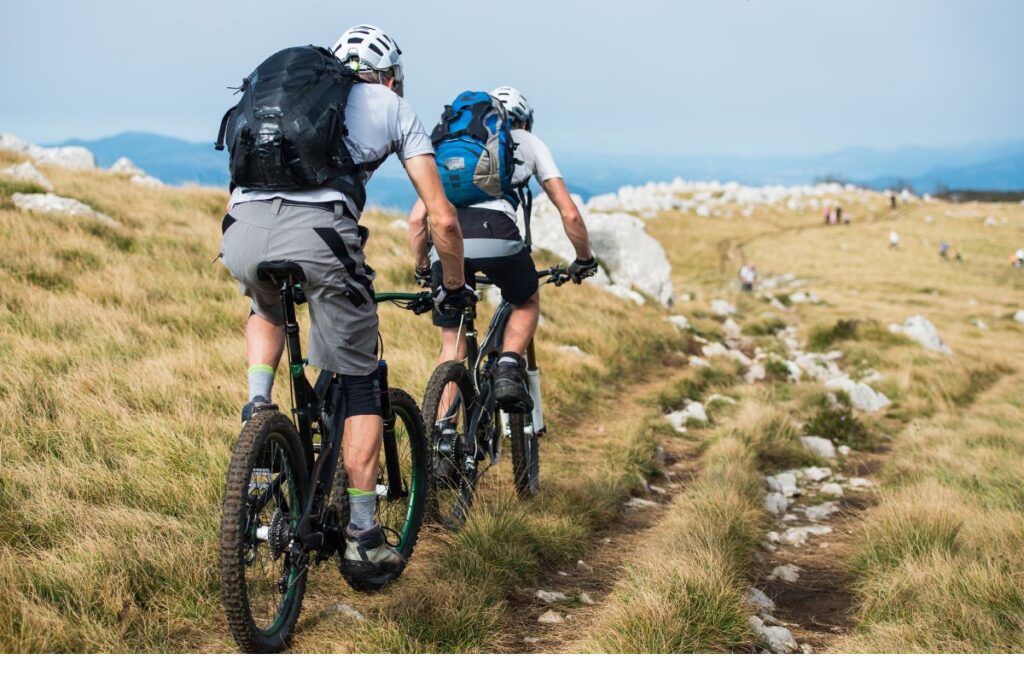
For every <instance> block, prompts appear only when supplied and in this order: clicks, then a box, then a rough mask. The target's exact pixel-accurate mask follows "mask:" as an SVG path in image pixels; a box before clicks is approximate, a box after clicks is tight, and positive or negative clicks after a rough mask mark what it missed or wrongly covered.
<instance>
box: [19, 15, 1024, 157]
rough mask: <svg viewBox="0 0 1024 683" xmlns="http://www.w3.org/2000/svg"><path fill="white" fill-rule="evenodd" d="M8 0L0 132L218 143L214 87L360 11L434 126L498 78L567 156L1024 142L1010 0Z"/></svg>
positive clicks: (1018, 40)
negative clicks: (393, 53)
mask: <svg viewBox="0 0 1024 683" xmlns="http://www.w3.org/2000/svg"><path fill="white" fill-rule="evenodd" d="M0 2H2V9H0V18H2V21H0V63H2V64H3V68H2V69H0V131H6V132H11V133H14V134H16V135H19V136H21V137H24V138H27V139H30V140H34V141H39V142H48V141H55V140H59V139H63V138H67V137H86V138H92V137H100V136H105V135H109V134H113V133H117V132H121V131H126V130H145V131H153V132H159V133H166V134H171V135H176V136H179V137H184V138H187V139H191V140H212V139H213V137H214V136H215V134H216V129H217V125H218V123H219V122H220V116H221V114H222V112H223V110H224V109H225V108H227V107H228V106H230V104H231V103H232V102H233V97H232V96H231V95H230V92H229V91H228V90H227V89H226V86H229V85H233V84H237V83H239V82H240V81H241V79H242V77H243V76H245V75H246V74H247V73H248V72H249V71H251V70H252V68H253V67H255V65H256V64H258V63H259V62H260V61H261V60H262V59H263V58H264V57H266V56H268V55H269V54H270V53H272V52H274V51H276V50H277V49H280V48H282V47H286V46H289V45H296V44H305V43H310V42H312V43H317V44H326V45H329V44H330V43H332V42H333V41H334V39H335V38H336V37H337V36H338V35H339V34H340V33H341V32H342V31H343V30H344V29H345V28H347V27H348V26H350V25H352V24H354V23H362V22H369V23H375V24H377V25H379V26H381V27H382V28H384V29H385V31H387V32H388V33H389V34H390V35H391V36H392V37H394V38H395V39H396V40H397V41H398V43H399V45H401V47H402V49H403V52H404V54H403V60H404V64H405V67H406V71H407V74H408V75H407V79H406V96H407V97H408V99H409V100H410V102H411V103H412V105H413V107H414V108H415V109H416V111H417V112H418V113H419V114H420V116H421V117H422V118H423V120H424V122H425V123H426V124H427V126H428V127H429V126H432V125H433V123H434V122H435V120H436V118H437V116H438V114H439V113H440V111H441V108H442V106H443V104H444V103H445V102H446V101H450V100H451V99H452V97H454V95H456V94H457V93H458V92H459V91H461V90H463V89H467V88H476V89H490V88H492V87H495V86H498V85H504V84H512V85H516V86H518V87H519V88H520V89H521V90H523V91H524V93H525V94H526V95H527V97H528V98H529V100H530V102H531V103H532V104H533V105H534V107H535V109H536V112H537V114H536V118H537V124H536V132H538V133H539V134H541V135H542V136H543V137H544V138H545V139H547V140H548V142H549V144H551V146H552V147H554V148H556V149H559V150H571V151H606V152H616V153H633V152H635V153H644V154H650V153H665V154H694V153H730V154H735V153H741V154H742V153H746V154H773V153H806V152H814V151H825V150H831V149H836V148H839V147H844V146H850V145H866V146H872V147H895V146H899V145H904V144H924V145H941V144H948V143H960V142H970V141H980V140H995V139H1008V138H1018V139H1019V138H1024V73H1022V67H1024V39H1022V35H1021V31H1022V27H1024V2H1021V1H1018V0H970V1H966V0H965V1H958V2H954V1H941V0H934V1H919V2H909V1H903V0H879V1H874V0H850V1H848V2H839V1H829V0H713V1H712V0H703V1H701V2H696V1H694V0H691V1H688V2H654V1H653V0H627V1H626V2H621V1H618V2H607V3H606V2H593V1H592V2H583V1H577V0H569V1H563V0H541V1H535V0H516V1H515V2H510V3H488V2H480V1H479V0H477V1H475V2H468V1H464V0H447V1H446V2H444V3H441V2H422V1H421V2H413V1H391V2H387V3H384V2H373V3H353V2H343V1H342V0H331V1H329V2H319V1H301V0H290V1H289V2H280V1H274V2H271V1H263V0H249V1H247V2H239V1H223V2H222V1H217V0H214V1H211V0H207V1H206V2H198V1H195V0H173V1H171V2H128V1H126V0H125V1H101V0H96V1H94V2H80V1H74V2H73V1H64V0H33V1H32V2H26V1H20V2H18V1H15V0H0ZM360 5H361V6H364V7H367V8H370V7H372V8H373V9H362V10H360V9H357V8H358V6H360ZM442 7H444V8H445V9H441V8H442ZM491 8H494V9H491ZM497 8H502V9H500V10H499V9H497Z"/></svg>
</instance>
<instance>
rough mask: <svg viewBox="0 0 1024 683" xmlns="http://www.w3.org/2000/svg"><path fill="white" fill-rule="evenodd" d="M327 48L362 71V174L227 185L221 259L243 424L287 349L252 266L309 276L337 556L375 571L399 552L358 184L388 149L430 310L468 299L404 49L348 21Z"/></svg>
mask: <svg viewBox="0 0 1024 683" xmlns="http://www.w3.org/2000/svg"><path fill="white" fill-rule="evenodd" d="M332 51H333V52H334V54H335V55H336V56H337V57H338V58H339V59H341V60H342V61H343V62H344V63H346V64H347V65H349V66H350V68H352V69H353V70H355V71H356V73H357V74H358V75H359V78H360V81H361V82H359V83H356V84H355V85H354V86H352V90H351V93H350V95H349V97H348V102H347V105H346V112H345V123H346V127H347V134H346V136H345V143H346V145H347V147H348V149H349V151H350V153H351V155H352V159H353V161H354V162H355V163H356V164H357V168H358V177H357V178H354V177H351V176H349V177H342V178H340V179H337V180H332V181H329V182H328V184H326V185H324V186H321V187H318V188H315V189H310V190H302V191H295V192H281V191H261V190H252V189H248V188H245V187H236V188H233V190H232V193H231V200H230V203H229V208H228V214H227V215H226V216H225V217H224V223H223V230H224V236H223V241H222V253H223V257H224V263H225V264H226V265H227V267H228V269H229V270H230V271H231V274H232V275H233V276H234V278H235V279H236V280H238V282H239V283H240V286H241V291H242V293H243V294H245V295H246V296H248V297H249V298H250V300H251V305H252V313H251V315H250V316H249V321H248V323H247V325H246V348H247V352H248V359H249V401H248V403H246V404H245V406H244V407H243V409H242V421H243V422H244V421H246V420H248V419H249V418H250V417H251V415H252V413H253V411H254V410H255V409H257V408H259V406H260V405H261V404H266V403H269V402H270V399H271V389H272V387H273V381H274V372H275V370H276V368H277V365H278V362H279V361H280V360H281V354H282V351H283V349H284V329H283V327H282V322H283V321H282V317H281V316H282V312H281V304H280V301H281V299H280V294H279V292H278V290H277V288H276V287H274V286H272V285H270V284H268V283H264V282H260V281H259V280H258V278H257V277H256V266H257V264H258V263H259V262H260V261H265V260H266V261H269V260H289V261H294V262H296V263H298V264H299V265H300V266H301V267H302V270H303V272H304V273H305V277H306V280H305V282H304V283H303V290H304V291H305V293H306V297H307V300H308V301H309V312H310V323H311V325H310V327H311V330H310V337H309V362H310V364H312V365H314V366H317V367H319V368H321V369H322V370H326V371H329V372H333V373H336V374H338V375H339V376H340V377H341V380H342V383H341V384H342V389H343V391H344V392H345V398H346V400H345V404H346V407H347V414H346V418H345V427H344V443H343V445H342V447H343V453H344V466H345V470H346V472H347V473H348V480H349V486H350V487H351V488H349V490H348V493H349V502H350V510H351V523H350V525H349V527H348V528H346V529H345V553H344V560H345V562H350V563H362V564H366V563H370V564H371V565H372V569H374V570H376V571H379V572H380V573H387V572H390V571H392V570H393V569H394V568H395V567H396V565H398V564H400V563H401V562H402V561H403V558H402V557H401V556H400V555H399V554H398V553H397V552H396V551H395V550H394V549H393V548H391V547H390V546H389V545H388V544H387V543H385V541H384V535H383V532H382V530H381V528H380V525H379V524H378V523H376V522H375V519H374V515H375V510H376V490H375V485H376V480H377V461H378V457H379V453H380V445H381V439H382V429H383V426H382V419H381V406H380V397H379V392H378V389H377V387H378V379H377V326H378V321H377V306H376V303H375V302H374V298H373V296H374V292H373V279H374V272H373V269H372V268H370V267H369V266H368V265H367V264H366V260H365V256H364V253H363V245H364V244H365V242H366V239H367V237H368V231H367V230H366V229H365V228H362V227H360V226H359V225H358V224H357V221H358V220H359V216H360V214H361V212H362V210H363V202H364V201H365V192H364V191H363V190H362V187H363V185H364V184H365V183H366V181H368V180H369V179H370V176H371V175H372V173H373V172H374V171H375V170H376V169H377V168H378V167H379V166H380V165H381V163H383V161H384V160H385V159H386V158H387V157H388V156H389V155H390V154H397V155H398V156H399V158H400V159H401V160H402V163H403V164H404V166H405V170H406V172H407V173H408V175H409V178H410V180H411V181H412V183H413V185H414V186H415V187H416V191H417V193H418V194H419V196H420V198H421V200H422V201H423V202H424V204H425V206H426V210H427V212H428V213H429V215H430V220H431V228H432V237H433V240H434V244H435V246H436V248H437V253H438V256H439V258H440V260H441V263H442V264H443V271H444V274H443V282H442V283H441V285H440V286H439V288H438V290H437V292H436V293H435V296H434V301H435V303H436V304H437V305H439V306H440V305H441V304H443V303H448V304H451V303H452V302H453V300H454V302H455V303H456V304H457V303H458V302H459V301H464V300H465V299H466V297H471V296H473V293H472V290H471V289H470V290H467V289H466V286H465V280H464V277H463V253H462V237H461V233H460V230H459V223H458V219H457V216H456V214H455V210H454V208H453V207H452V206H451V204H449V203H448V200H447V199H446V198H445V195H444V189H443V188H442V186H441V179H440V177H439V176H438V173H437V167H436V165H435V163H434V158H433V155H434V149H433V147H432V145H431V143H430V137H429V135H428V134H427V131H426V130H425V129H424V127H423V124H422V123H421V122H420V120H419V118H418V117H417V116H416V114H415V113H414V112H413V110H412V108H411V107H410V106H409V105H408V103H407V102H406V101H405V100H404V99H402V97H401V94H402V65H401V57H400V55H401V51H400V50H399V49H398V45H397V44H395V42H394V41H393V40H391V39H390V38H389V37H388V36H387V35H386V34H384V32H383V31H381V30H380V29H379V28H376V27H374V26H367V25H362V26H355V27H353V28H351V29H349V30H348V31H346V32H345V33H344V34H342V36H341V37H340V38H339V39H338V40H337V42H336V43H335V44H334V46H333V48H332Z"/></svg>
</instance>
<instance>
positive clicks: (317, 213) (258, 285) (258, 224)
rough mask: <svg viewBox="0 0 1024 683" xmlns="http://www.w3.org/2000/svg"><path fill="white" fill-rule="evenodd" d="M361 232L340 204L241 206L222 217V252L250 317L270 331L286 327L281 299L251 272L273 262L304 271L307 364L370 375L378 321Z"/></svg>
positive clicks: (374, 357)
mask: <svg viewBox="0 0 1024 683" xmlns="http://www.w3.org/2000/svg"><path fill="white" fill-rule="evenodd" d="M332 207H333V208H332ZM361 232H362V233H363V234H362V235H361V234H360V233H361ZM365 234H366V233H365V229H360V228H359V226H358V225H357V224H356V222H355V221H354V220H353V219H352V218H350V217H349V216H348V215H346V214H345V212H344V209H343V206H342V205H341V204H340V203H337V204H334V205H331V204H287V203H282V202H280V201H278V200H274V201H256V202H244V203H242V204H236V205H235V206H234V207H233V208H232V209H231V211H230V212H229V213H228V215H227V216H226V217H225V218H224V237H223V240H222V242H221V251H222V253H223V258H224V263H225V265H227V267H228V270H230V271H231V275H232V276H234V278H235V279H236V280H238V282H239V284H240V286H241V287H240V288H241V291H242V294H244V295H246V296H248V297H249V298H250V300H251V301H252V310H253V312H254V313H255V314H256V315H258V316H260V317H261V318H264V319H266V320H268V321H270V322H272V323H274V324H275V325H281V324H283V323H284V318H283V315H284V314H283V311H282V309H281V294H280V291H279V290H278V288H277V287H276V286H274V285H273V284H272V283H270V282H260V281H259V280H257V278H256V266H257V264H259V262H260V261H275V260H287V261H294V262H295V263H298V264H299V265H300V266H302V270H303V271H304V273H305V275H306V281H305V282H304V283H303V285H302V288H303V290H304V291H305V293H306V299H307V300H308V301H309V317H310V327H311V329H310V331H309V351H308V353H309V362H310V364H311V365H314V366H316V367H318V368H321V369H324V370H329V371H331V372H335V373H339V374H345V375H368V374H370V373H371V372H373V371H374V370H376V369H377V328H378V321H377V304H376V303H375V302H374V300H373V278H374V272H373V269H372V268H370V267H369V266H368V265H366V261H365V257H364V254H363V242H364V241H365Z"/></svg>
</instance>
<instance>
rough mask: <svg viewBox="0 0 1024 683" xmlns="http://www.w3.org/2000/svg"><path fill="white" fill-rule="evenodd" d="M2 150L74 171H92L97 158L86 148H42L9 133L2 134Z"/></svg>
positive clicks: (0, 136) (0, 142) (0, 134)
mask: <svg viewBox="0 0 1024 683" xmlns="http://www.w3.org/2000/svg"><path fill="white" fill-rule="evenodd" d="M0 149H5V150H8V151H11V152H19V153H21V154H27V155H28V156H30V157H32V158H33V159H34V160H35V161H38V162H39V163H40V164H47V165H49V166H61V167H63V168H69V169H72V170H74V171H91V170H93V169H95V168H96V158H95V157H94V156H93V155H92V152H90V151H89V150H87V149H86V148H85V147H40V146H39V145H34V144H32V143H30V142H25V141H24V140H22V139H20V138H17V137H15V136H13V135H11V134H9V133H0Z"/></svg>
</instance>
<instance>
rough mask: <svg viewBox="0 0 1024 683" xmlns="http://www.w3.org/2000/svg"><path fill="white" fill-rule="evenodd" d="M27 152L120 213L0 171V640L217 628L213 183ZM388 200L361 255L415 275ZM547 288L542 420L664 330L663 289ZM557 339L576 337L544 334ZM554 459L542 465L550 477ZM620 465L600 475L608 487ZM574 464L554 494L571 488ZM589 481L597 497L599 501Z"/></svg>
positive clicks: (222, 405) (581, 404) (217, 637)
mask: <svg viewBox="0 0 1024 683" xmlns="http://www.w3.org/2000/svg"><path fill="white" fill-rule="evenodd" d="M18 160H19V159H17V158H16V157H14V156H13V155H6V156H3V157H2V158H0V163H9V162H14V161H18ZM45 172H46V173H47V175H48V176H49V177H50V178H51V180H52V181H53V183H54V185H55V187H56V192H57V193H58V194H61V195H64V196H69V197H74V198H76V199H79V200H81V201H83V202H86V203H87V204H89V205H90V206H92V207H93V208H95V209H97V210H98V211H101V212H103V213H105V214H107V215H109V216H111V217H112V218H114V219H115V220H117V221H118V225H117V226H113V227H110V226H107V225H105V224H103V223H101V222H98V221H95V220H92V219H77V218H67V217H56V216H49V215H47V216H40V215H34V214H26V213H24V212H20V211H17V210H15V209H14V207H13V205H12V204H11V202H10V201H9V196H10V195H11V194H12V193H13V192H17V191H23V192H24V191H32V190H33V188H31V187H28V186H25V185H24V184H19V183H10V182H8V181H0V191H2V205H0V349H2V351H3V356H4V360H5V362H4V363H3V365H2V368H0V400H2V401H3V403H4V410H3V412H2V416H0V459H2V462H3V468H2V469H0V584H2V590H0V596H2V597H0V650H3V651H8V652H11V651H186V650H194V649H200V650H231V649H232V643H231V642H230V639H229V637H228V636H227V633H226V628H225V627H224V625H223V618H222V614H221V611H220V605H219V596H218V579H217V570H216V567H217V564H216V559H215V558H216V543H217V530H218V525H219V510H220V508H219V506H220V496H221V494H222V490H223V479H224V472H225V469H226V462H227V458H228V455H229V453H230V449H231V446H232V444H233V441H234V438H235V437H236V436H237V432H238V410H239V407H240V406H241V404H242V403H243V402H244V400H245V358H244V344H243V332H242V331H243V325H244V322H245V318H246V315H247V313H248V308H247V302H246V301H245V299H243V298H242V297H241V296H240V295H239V293H238V290H237V285H236V284H235V283H234V281H233V280H232V279H231V278H230V276H229V275H228V273H227V272H226V269H225V268H224V267H223V266H222V265H221V264H219V263H211V261H212V260H213V258H214V257H215V256H216V255H217V253H218V251H219V237H220V219H221V217H222V215H223V209H224V204H225V201H226V199H227V197H226V195H225V194H224V193H221V192H215V191H210V190H201V189H192V190H187V189H186V190H176V189H175V190H172V189H140V188H138V187H137V186H134V185H131V184H130V183H129V182H128V181H127V179H126V178H120V177H114V176H110V175H107V174H104V173H102V172H94V173H75V172H67V171H60V170H57V169H50V168H47V169H45ZM393 221H394V217H393V216H383V215H374V214H372V213H371V214H370V215H368V216H366V217H365V220H364V222H365V223H366V224H367V225H368V226H369V227H370V228H371V234H372V238H371V240H370V242H369V246H368V248H367V251H368V260H369V262H370V263H372V264H373V265H374V266H375V267H376V268H377V270H378V281H377V282H378V288H379V289H381V290H385V289H411V288H413V282H412V277H411V268H410V263H411V260H410V257H409V255H408V253H409V252H408V247H407V246H406V237H405V232H404V230H403V229H401V228H400V227H395V226H392V225H391V224H392V222H393ZM544 295H545V322H544V324H543V326H542V327H541V335H540V340H539V350H538V352H539V357H540V362H541V365H542V368H543V372H544V382H545V389H546V395H545V399H546V409H547V410H548V412H549V413H550V415H551V417H550V423H551V425H552V431H553V432H554V431H557V430H558V429H559V428H560V427H561V426H562V425H572V424H575V423H578V422H579V421H581V420H583V419H584V417H585V415H586V412H587V408H588V405H589V404H590V403H591V401H593V400H594V399H595V398H597V397H600V396H608V395H610V394H611V393H612V392H614V390H615V387H616V386H617V385H619V384H620V383H623V382H626V381H629V380H630V379H631V378H632V377H634V376H635V373H636V372H638V371H639V370H640V369H642V368H643V367H647V366H653V365H660V364H661V362H662V361H663V360H664V354H666V353H668V352H669V350H670V349H671V348H672V347H673V346H675V345H678V344H680V342H681V339H682V336H681V335H680V334H679V333H678V331H676V330H675V329H673V328H672V327H671V326H669V325H668V324H666V323H665V322H664V321H662V320H661V314H660V312H659V311H655V310H653V309H648V308H641V307H637V306H635V305H633V304H631V303H625V302H623V301H622V300H620V299H617V298H615V297H612V296H610V295H606V294H604V293H601V292H598V291H596V290H594V289H592V288H590V287H586V288H578V287H564V288H562V289H558V290H554V289H552V290H550V291H548V290H545V292H544ZM485 312H487V311H486V307H485ZM382 320H383V322H382V332H383V335H384V340H385V347H386V357H387V358H388V360H389V362H390V364H391V367H392V368H393V369H392V373H391V377H392V383H393V384H394V385H396V386H402V387H405V388H407V389H408V390H409V391H410V392H411V393H413V394H414V395H416V396H420V395H421V394H422V390H423V387H424V386H425V384H426V380H427V377H428V376H429V373H430V371H431V370H432V367H433V364H432V359H433V356H434V354H435V353H436V351H437V348H438V337H437V334H436V331H435V330H434V329H433V328H432V327H431V325H430V322H429V320H428V319H427V318H426V317H424V318H415V317H413V316H412V315H411V314H408V313H406V312H403V311H400V310H398V309H395V308H387V307H386V308H384V309H383V312H382ZM570 344H571V345H575V346H578V347H580V348H581V349H582V350H584V351H585V352H586V353H587V354H588V355H587V356H586V357H584V358H582V359H579V358H577V357H576V356H574V355H571V354H569V355H567V354H566V353H564V352H561V351H559V350H558V347H559V346H561V345H570ZM278 386H279V387H282V386H284V378H283V376H282V377H279V378H278ZM614 457H616V458H618V457H619V454H615V455H614ZM551 462H552V466H551V467H550V469H546V471H545V476H550V479H549V481H557V479H556V475H555V474H554V472H555V470H556V469H557V468H556V467H555V466H554V463H555V462H557V459H556V458H555V457H552V460H551ZM549 472H551V474H550V475H548V473H549ZM626 475H627V473H626V471H625V470H624V471H622V472H616V473H614V474H613V475H611V476H610V479H611V480H613V481H612V484H610V486H611V487H612V488H611V490H610V493H608V495H610V496H611V495H617V489H616V487H621V484H619V483H616V482H619V481H621V480H622V479H623V478H624V477H625V476H626ZM588 481H589V480H587V481H580V482H578V484H577V485H576V486H574V487H572V490H571V491H570V493H568V494H566V495H580V496H586V495H588V494H586V492H585V491H584V489H585V486H586V484H587V483H588ZM499 488H500V487H499ZM502 490H503V491H505V492H506V493H507V489H502ZM602 495H603V492H599V493H596V494H594V497H595V498H596V499H597V501H596V503H595V504H596V505H598V506H601V505H606V504H609V503H608V502H607V501H605V500H604V499H603V498H602ZM481 517H482V515H481ZM553 523H554V524H555V526H556V527H559V528H561V526H565V525H564V524H561V525H560V524H559V523H557V522H553ZM578 533H580V532H579V531H578V530H568V532H567V533H566V539H567V540H566V541H564V542H566V543H570V542H572V540H573V539H574V535H576V534H578ZM428 543H429V541H428ZM428 554H429V553H427V552H424V553H423V556H424V557H425V556H427V555H428ZM411 574H412V575H414V574H415V571H413V572H411ZM339 583H340V577H338V576H337V574H336V570H334V569H333V568H331V567H329V566H327V565H324V566H323V567H321V568H320V570H319V571H318V572H317V573H316V574H314V577H313V579H312V584H313V585H318V586H320V587H321V588H323V587H325V586H326V587H327V588H331V587H332V586H333V590H334V592H335V593H337V592H343V591H340V588H339V587H338V584H339ZM311 593H315V591H311ZM311 597H312V596H311ZM336 601H337V600H335V602H336ZM310 605H311V608H310V609H309V611H308V612H307V614H308V613H314V611H315V610H314V607H315V599H314V600H312V601H311V602H310ZM339 647H340V646H339Z"/></svg>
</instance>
